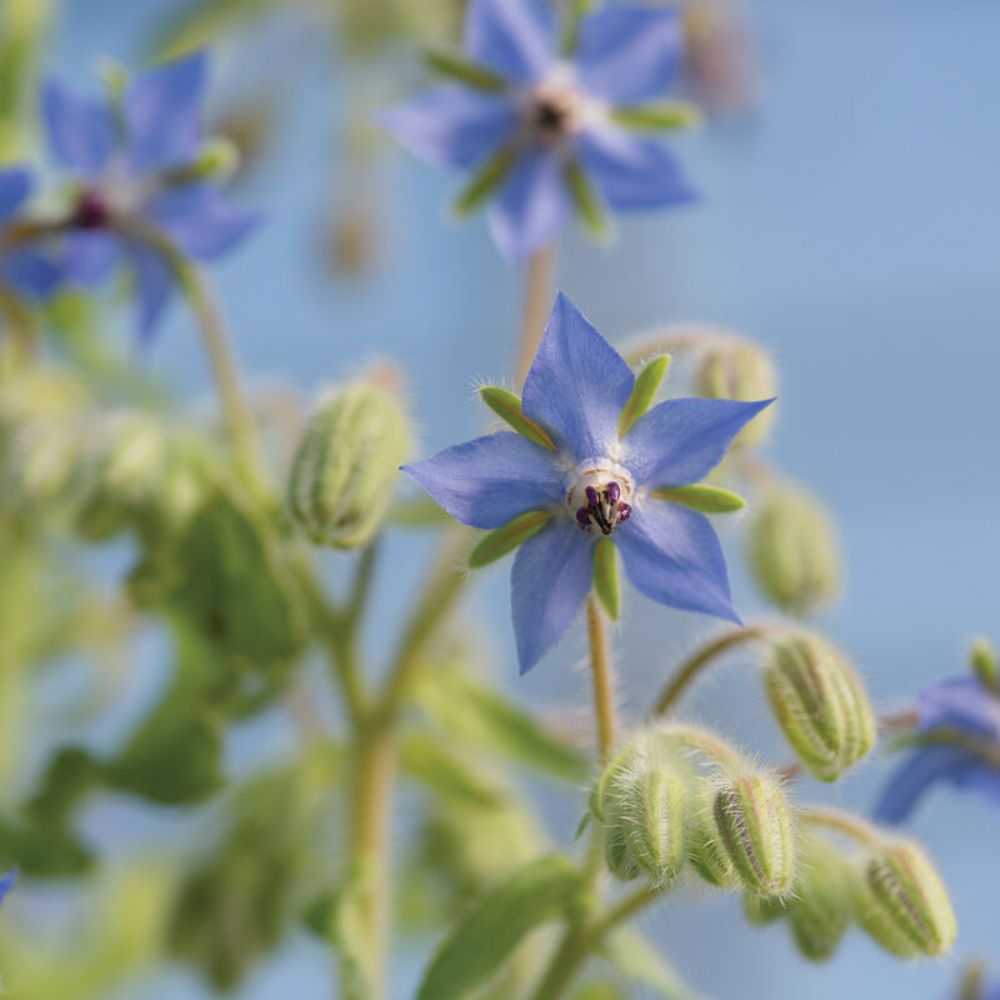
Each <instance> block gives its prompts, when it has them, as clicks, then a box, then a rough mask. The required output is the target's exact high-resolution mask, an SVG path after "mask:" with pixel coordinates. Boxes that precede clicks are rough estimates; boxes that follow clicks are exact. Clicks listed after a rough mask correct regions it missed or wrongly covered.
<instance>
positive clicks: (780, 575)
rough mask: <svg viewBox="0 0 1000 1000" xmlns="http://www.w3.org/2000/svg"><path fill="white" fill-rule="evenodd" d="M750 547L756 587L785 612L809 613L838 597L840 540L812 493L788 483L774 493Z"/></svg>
mask: <svg viewBox="0 0 1000 1000" xmlns="http://www.w3.org/2000/svg"><path fill="white" fill-rule="evenodd" d="M748 543H749V550H750V564H751V568H752V570H753V572H754V576H755V577H756V579H757V582H758V584H759V585H760V587H761V589H762V590H763V591H764V592H765V594H766V595H767V596H768V597H769V598H770V599H771V600H772V601H773V602H774V603H775V604H776V605H777V606H778V607H779V608H781V609H782V610H783V611H788V612H790V613H791V614H796V615H806V614H811V613H812V612H814V611H817V610H819V609H820V608H822V607H824V606H826V605H828V604H830V603H831V602H832V601H833V600H834V598H835V597H836V595H837V592H838V590H839V588H840V559H839V557H838V554H837V541H836V537H835V534H834V530H833V525H832V524H831V522H830V518H829V516H828V515H827V513H826V511H825V510H824V509H823V506H822V504H820V502H819V501H818V500H817V499H816V498H815V497H813V496H812V495H811V494H809V493H807V492H806V491H804V490H801V489H799V488H798V487H794V486H789V485H787V484H783V485H781V486H778V487H775V488H773V489H772V490H770V491H769V492H768V493H767V494H766V495H765V496H764V497H763V499H762V500H761V501H760V503H759V504H758V506H757V509H756V512H755V514H754V517H753V519H752V520H751V522H750V531H749V535H748Z"/></svg>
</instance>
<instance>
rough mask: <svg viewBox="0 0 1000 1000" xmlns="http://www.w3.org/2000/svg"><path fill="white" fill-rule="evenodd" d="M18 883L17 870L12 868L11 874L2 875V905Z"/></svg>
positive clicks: (0, 884) (0, 889)
mask: <svg viewBox="0 0 1000 1000" xmlns="http://www.w3.org/2000/svg"><path fill="white" fill-rule="evenodd" d="M16 883H17V869H16V868H12V869H11V870H10V871H9V872H6V873H5V874H3V875H0V903H2V902H3V898H4V896H6V895H7V893H8V892H10V890H11V889H13V888H14V886H15V884H16Z"/></svg>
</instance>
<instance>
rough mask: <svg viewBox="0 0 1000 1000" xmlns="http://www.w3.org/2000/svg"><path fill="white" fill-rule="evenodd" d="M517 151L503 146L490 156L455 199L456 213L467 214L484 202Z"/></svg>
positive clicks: (514, 158)
mask: <svg viewBox="0 0 1000 1000" xmlns="http://www.w3.org/2000/svg"><path fill="white" fill-rule="evenodd" d="M516 161H517V153H516V152H515V151H514V150H513V149H511V148H510V147H508V146H504V147H503V148H502V149H500V150H498V151H497V152H496V153H494V155H493V156H491V157H490V158H489V159H488V160H487V161H486V162H485V163H484V164H483V165H482V166H481V167H480V168H479V169H478V170H477V171H476V172H475V173H474V174H473V175H472V177H471V179H470V180H469V182H468V183H467V184H466V185H465V187H464V188H462V190H461V191H460V192H459V194H458V197H457V198H456V199H455V203H454V206H453V207H454V210H455V212H456V213H457V214H458V215H468V214H469V213H470V212H474V211H475V210H476V209H477V208H479V207H480V206H481V205H482V204H483V203H484V202H486V201H487V200H488V199H489V198H490V196H491V195H492V194H493V192H494V191H496V190H497V188H499V187H500V185H501V184H502V183H503V182H504V181H505V180H506V178H507V175H508V174H509V173H510V171H511V169H512V168H513V166H514V164H515V162H516Z"/></svg>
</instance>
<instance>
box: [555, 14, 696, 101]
mask: <svg viewBox="0 0 1000 1000" xmlns="http://www.w3.org/2000/svg"><path fill="white" fill-rule="evenodd" d="M682 45H683V30H682V27H681V19H680V14H679V12H678V11H677V10H676V9H669V8H657V7H651V6H632V5H627V4H626V5H617V6H614V7H605V8H604V9H603V10H599V11H597V13H595V14H592V15H591V16H590V17H587V18H585V19H584V21H583V23H582V24H581V25H580V42H579V46H578V48H577V50H576V54H575V59H576V64H577V71H578V73H579V79H580V82H581V83H582V84H583V86H584V87H585V88H586V89H587V90H589V91H590V92H591V93H592V94H595V95H597V96H599V97H603V98H604V99H605V100H607V101H609V102H610V103H612V104H632V103H635V102H637V101H643V100H646V99H648V98H650V97H657V96H660V95H662V94H663V92H664V91H665V90H666V89H667V87H668V86H669V84H670V82H671V80H672V79H673V78H674V76H676V74H677V71H678V68H679V67H680V62H681V55H682Z"/></svg>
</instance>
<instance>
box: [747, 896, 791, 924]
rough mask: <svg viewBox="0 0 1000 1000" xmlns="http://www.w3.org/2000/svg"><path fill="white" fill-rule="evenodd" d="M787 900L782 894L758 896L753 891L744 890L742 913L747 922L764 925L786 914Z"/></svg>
mask: <svg viewBox="0 0 1000 1000" xmlns="http://www.w3.org/2000/svg"><path fill="white" fill-rule="evenodd" d="M788 902H789V901H788V900H787V899H786V898H785V897H784V896H758V895H757V894H756V893H753V892H745V893H743V915H744V916H745V917H746V918H747V923H749V924H753V925H754V926H755V927H764V926H765V925H767V924H773V923H774V922H775V921H776V920H780V919H781V918H782V917H787V916H788Z"/></svg>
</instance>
